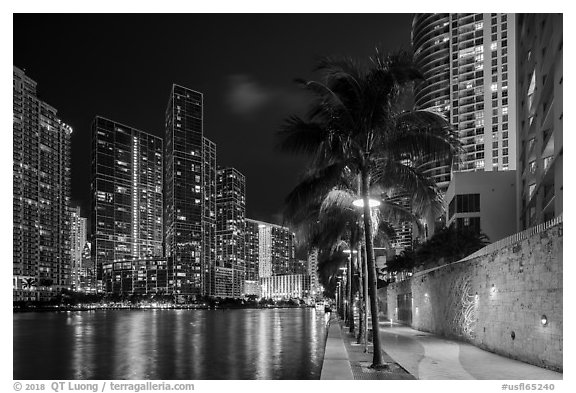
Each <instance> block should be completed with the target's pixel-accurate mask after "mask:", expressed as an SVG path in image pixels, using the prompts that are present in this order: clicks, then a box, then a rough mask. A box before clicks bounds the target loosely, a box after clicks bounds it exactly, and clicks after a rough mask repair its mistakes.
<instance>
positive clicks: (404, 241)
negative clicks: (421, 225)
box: [388, 195, 415, 255]
mask: <svg viewBox="0 0 576 393" xmlns="http://www.w3.org/2000/svg"><path fill="white" fill-rule="evenodd" d="M388 201H389V202H391V203H394V204H396V205H398V206H402V207H403V208H406V209H410V199H409V198H407V197H406V196H404V195H394V196H392V197H389V198H388ZM392 228H394V231H395V233H396V237H395V238H394V239H393V240H391V242H390V243H391V244H390V247H391V248H392V251H393V252H394V253H395V254H396V255H398V254H400V253H401V252H402V251H404V250H408V249H411V248H412V244H413V233H415V228H414V223H412V222H410V221H400V222H399V223H396V224H392Z"/></svg>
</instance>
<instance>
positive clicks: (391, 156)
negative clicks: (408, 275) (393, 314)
mask: <svg viewBox="0 0 576 393" xmlns="http://www.w3.org/2000/svg"><path fill="white" fill-rule="evenodd" d="M317 71H319V72H320V73H321V75H322V78H321V80H320V81H299V83H300V84H301V85H302V86H303V87H304V88H305V89H307V90H309V91H310V92H312V94H313V95H314V96H315V101H314V103H313V104H312V105H311V108H310V110H309V112H308V115H307V117H306V118H305V119H303V118H300V117H298V116H292V117H290V118H288V119H287V120H286V122H285V124H284V126H283V127H282V129H281V131H280V136H281V138H282V141H281V143H280V147H281V148H282V149H283V150H285V151H290V152H295V153H306V154H308V155H309V156H310V158H311V162H310V167H311V168H312V170H311V171H310V172H309V174H308V175H309V176H308V177H307V179H306V180H305V182H304V183H303V184H301V187H299V189H298V192H297V193H298V194H299V195H297V196H296V195H293V198H295V199H300V201H301V202H302V203H303V204H307V203H311V202H310V199H309V197H311V196H313V195H315V194H316V195H317V194H318V193H322V191H324V193H327V192H328V191H329V190H330V189H332V188H333V187H334V186H336V185H337V184H338V181H339V180H340V178H341V174H342V173H343V172H344V171H351V173H353V174H355V175H357V176H359V178H360V195H361V197H362V200H363V226H364V231H365V234H366V254H367V262H368V287H369V293H370V310H371V312H372V315H373V318H372V332H373V344H374V357H373V363H372V367H375V368H379V367H383V366H385V365H384V363H383V357H382V353H381V343H380V336H379V326H378V318H377V316H378V303H377V299H376V296H377V292H376V280H377V276H376V266H375V261H374V249H373V237H372V232H373V230H372V214H371V211H370V206H369V199H370V198H371V197H377V195H372V194H371V192H370V191H371V189H372V188H373V187H372V186H374V185H379V186H381V187H383V188H384V189H386V190H398V191H400V192H404V193H406V195H408V196H409V198H410V201H411V207H412V209H413V211H414V212H416V213H417V214H422V213H424V212H429V211H436V212H438V211H439V210H440V209H441V207H442V199H441V194H440V192H439V190H438V188H437V187H436V185H435V183H434V182H433V181H432V180H431V179H430V178H428V177H427V176H425V175H424V174H423V173H422V171H421V170H420V169H419V168H420V165H422V164H423V163H425V162H431V161H432V162H433V161H439V160H445V159H452V156H453V155H454V154H455V153H456V150H457V146H458V142H457V139H456V136H455V134H454V133H453V132H452V131H451V130H450V128H449V124H448V123H447V121H446V120H445V119H444V118H443V117H441V116H439V115H437V114H435V113H432V112H428V111H405V110H404V108H403V107H402V105H404V104H405V101H404V98H405V93H406V89H407V88H409V87H410V86H411V85H412V82H414V81H415V80H418V79H421V78H422V74H421V73H420V72H419V71H418V70H417V68H416V67H415V65H414V64H413V62H412V57H411V56H410V55H409V54H408V53H405V52H400V53H397V54H393V55H389V56H383V55H382V54H381V53H380V52H379V51H376V54H375V55H374V56H373V57H372V58H370V63H369V64H367V65H364V64H360V63H357V62H356V61H354V60H351V59H348V58H341V59H335V58H327V59H325V60H322V61H321V62H320V63H319V65H318V67H317ZM306 182H307V183H306ZM312 185H314V187H312ZM312 200H314V199H312Z"/></svg>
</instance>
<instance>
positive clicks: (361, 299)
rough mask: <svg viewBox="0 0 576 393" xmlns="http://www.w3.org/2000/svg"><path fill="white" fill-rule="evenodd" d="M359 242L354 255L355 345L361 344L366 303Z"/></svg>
mask: <svg viewBox="0 0 576 393" xmlns="http://www.w3.org/2000/svg"><path fill="white" fill-rule="evenodd" d="M361 244H362V243H361V242H358V245H357V246H358V247H357V251H356V252H357V254H356V262H357V267H356V269H358V295H359V296H358V298H359V301H358V336H357V338H356V343H357V344H361V343H362V338H363V336H364V304H365V301H366V298H365V297H364V283H363V280H364V273H363V272H362V270H363V269H362V266H363V262H362V254H361V251H362V248H361V247H362V246H361Z"/></svg>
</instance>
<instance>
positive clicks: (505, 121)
mask: <svg viewBox="0 0 576 393" xmlns="http://www.w3.org/2000/svg"><path fill="white" fill-rule="evenodd" d="M514 19H515V15H514V14H416V16H415V17H414V21H413V24H412V45H413V48H414V60H415V62H416V64H417V65H418V66H419V67H420V69H421V70H422V72H423V74H424V77H425V80H424V81H423V82H421V83H419V84H417V85H416V91H415V93H416V95H415V106H416V107H417V108H418V109H426V110H431V111H435V112H438V113H440V114H442V115H444V116H445V117H446V118H447V120H448V121H449V122H450V123H451V124H452V126H453V127H454V129H455V130H457V132H458V135H459V139H460V142H461V143H462V146H463V149H464V154H463V156H462V157H461V162H460V163H458V164H457V166H455V167H454V168H453V169H454V170H458V171H493V170H494V171H496V170H514V169H516V149H515V146H516V135H515V132H514V130H515V129H516V97H515V95H514V94H510V95H509V94H508V92H509V91H512V92H514V91H515V90H516V76H515V68H516V67H515V59H516V56H515V37H516V26H515V22H514ZM450 169H451V168H450V163H448V162H444V163H440V164H438V163H434V164H428V167H427V169H426V172H427V173H428V174H429V175H430V176H432V177H433V178H434V180H435V181H436V183H437V184H438V185H439V187H440V188H441V189H442V190H443V191H446V188H447V187H448V183H449V182H450Z"/></svg>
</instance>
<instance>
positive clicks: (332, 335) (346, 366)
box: [320, 319, 354, 379]
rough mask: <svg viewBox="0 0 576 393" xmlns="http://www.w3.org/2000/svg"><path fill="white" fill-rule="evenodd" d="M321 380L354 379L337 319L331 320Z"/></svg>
mask: <svg viewBox="0 0 576 393" xmlns="http://www.w3.org/2000/svg"><path fill="white" fill-rule="evenodd" d="M320 379H354V377H353V376H352V368H351V367H350V362H349V360H348V352H346V347H345V346H344V340H343V339H342V332H341V329H340V323H339V322H338V320H337V319H332V320H330V326H329V328H328V337H327V338H326V349H325V351H324V362H323V363H322V372H321V374H320Z"/></svg>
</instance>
